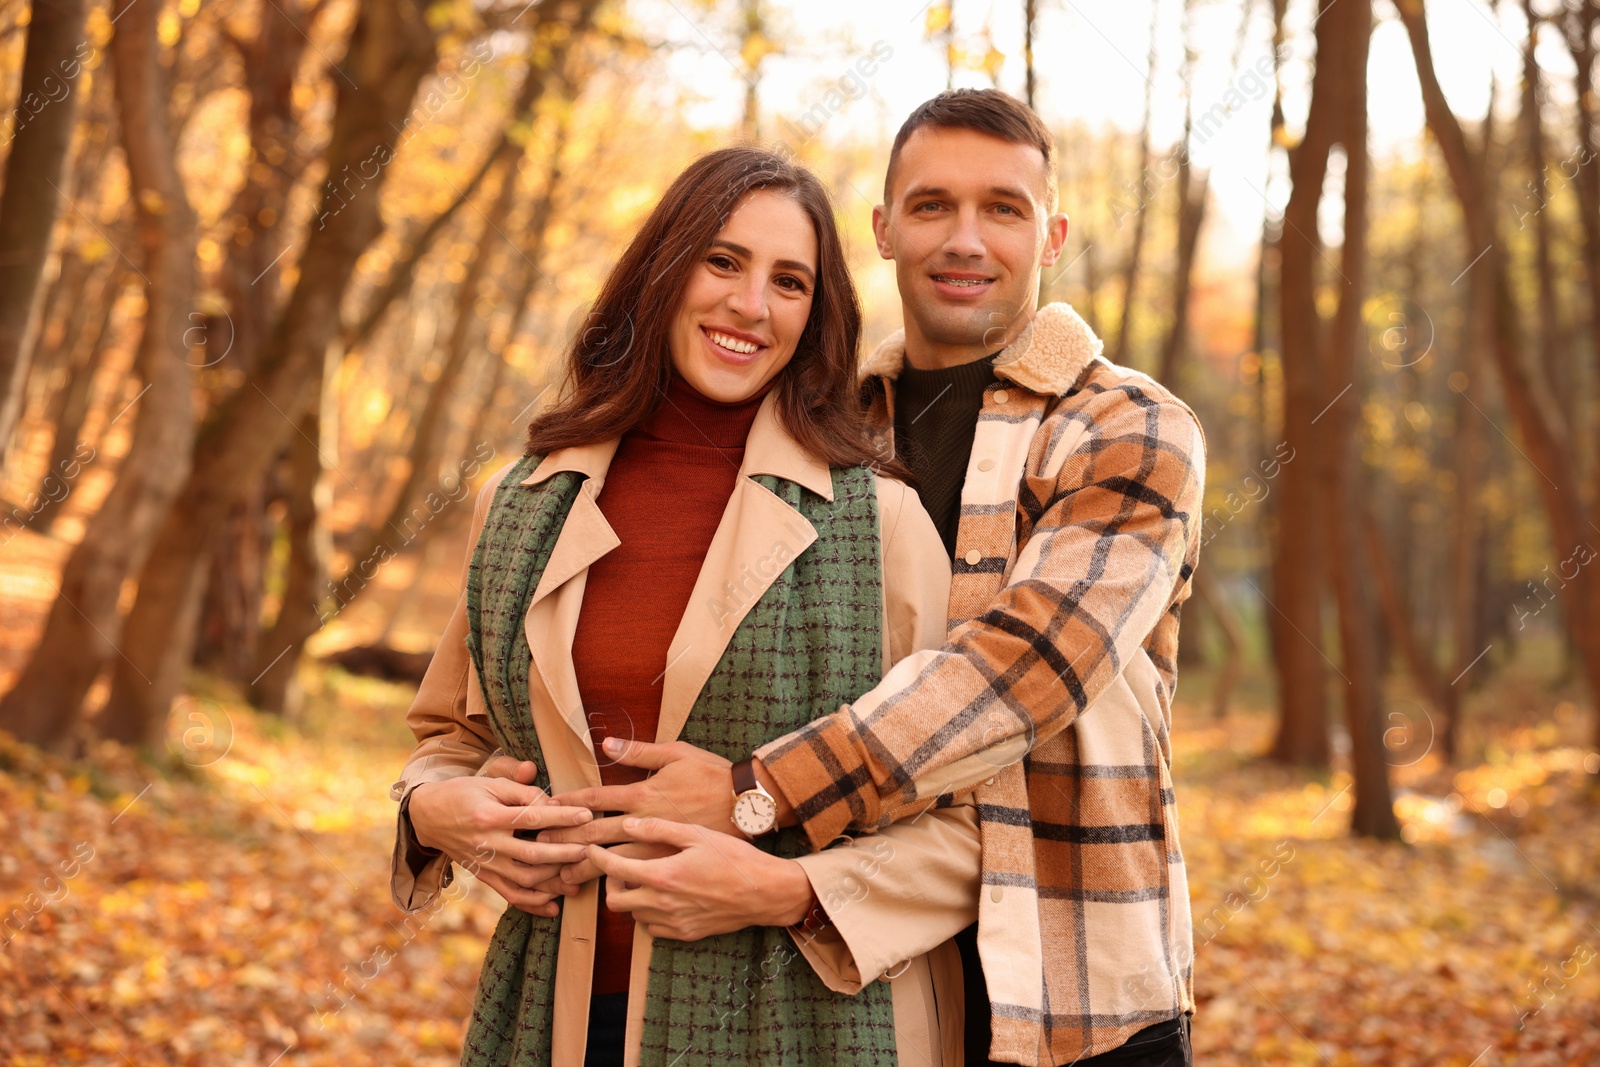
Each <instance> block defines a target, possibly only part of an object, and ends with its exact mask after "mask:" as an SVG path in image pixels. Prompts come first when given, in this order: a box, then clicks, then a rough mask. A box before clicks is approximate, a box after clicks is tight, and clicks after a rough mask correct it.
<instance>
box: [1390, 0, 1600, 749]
mask: <svg viewBox="0 0 1600 1067" xmlns="http://www.w3.org/2000/svg"><path fill="white" fill-rule="evenodd" d="M1395 8H1396V10H1397V11H1398V12H1399V14H1400V19H1401V22H1402V23H1403V24H1404V25H1405V29H1406V34H1407V36H1408V37H1409V38H1410V40H1411V53H1412V57H1413V58H1414V60H1415V62H1416V68H1417V80H1418V81H1419V82H1420V83H1421V86H1422V101H1423V107H1424V110H1425V112H1426V114H1427V121H1428V129H1429V130H1431V131H1432V133H1433V135H1434V139H1435V140H1436V141H1437V143H1438V145H1439V151H1440V153H1441V154H1442V155H1443V156H1444V160H1445V166H1446V169H1447V170H1448V171H1449V173H1450V181H1451V184H1452V185H1453V186H1454V187H1455V191H1456V197H1457V199H1458V200H1459V201H1460V202H1461V212H1462V216H1463V218H1464V220H1465V223H1466V226H1465V229H1466V234H1467V245H1468V248H1469V249H1471V250H1473V251H1469V252H1468V256H1469V257H1470V256H1474V255H1478V256H1481V261H1480V262H1478V263H1477V264H1476V265H1475V266H1473V267H1471V269H1472V270H1481V271H1484V272H1485V273H1486V274H1487V278H1486V284H1487V285H1488V286H1489V291H1490V292H1491V293H1492V301H1491V304H1490V307H1491V308H1492V315H1493V323H1494V329H1493V332H1492V334H1491V337H1490V352H1491V354H1492V355H1493V356H1494V362H1495V368H1496V370H1497V371H1498V373H1499V377H1500V383H1501V388H1502V390H1503V391H1504V394H1505V399H1506V407H1507V408H1508V410H1509V411H1510V413H1511V417H1512V420H1513V422H1514V423H1515V425H1516V428H1517V432H1518V435H1519V436H1520V437H1521V438H1522V444H1523V446H1524V447H1523V448H1522V449H1521V451H1522V452H1523V453H1524V454H1525V455H1526V456H1527V458H1528V461H1529V463H1530V465H1532V466H1533V468H1534V471H1535V473H1536V474H1537V475H1538V477H1537V478H1535V479H1534V485H1535V486H1536V487H1537V488H1538V490H1539V494H1540V500H1541V503H1542V504H1543V506H1544V512H1545V517H1546V520H1547V522H1548V523H1549V527H1550V535H1551V541H1552V547H1553V548H1554V550H1555V552H1556V554H1557V559H1558V560H1560V561H1563V562H1564V561H1567V560H1569V559H1571V558H1572V556H1571V554H1572V553H1575V552H1577V551H1578V549H1579V548H1580V547H1581V546H1585V545H1592V543H1593V541H1594V527H1592V526H1591V525H1590V524H1589V522H1588V521H1587V520H1588V516H1586V515H1585V514H1584V506H1583V502H1582V500H1583V490H1582V486H1583V482H1582V479H1581V477H1580V476H1579V468H1578V465H1577V461H1576V458H1575V456H1574V455H1573V449H1572V447H1571V446H1572V440H1573V438H1572V434H1571V432H1570V428H1569V427H1568V426H1567V425H1566V423H1565V420H1564V419H1563V418H1562V416H1561V410H1560V408H1559V407H1557V406H1556V404H1555V402H1554V399H1553V398H1552V397H1551V396H1550V395H1549V393H1548V391H1547V390H1542V389H1539V388H1538V387H1537V386H1536V385H1535V384H1534V382H1533V380H1532V379H1531V376H1530V374H1529V370H1528V367H1527V365H1526V363H1525V361H1524V358H1523V350H1524V345H1523V341H1522V337H1523V330H1522V323H1521V316H1520V314H1519V311H1518V308H1517V304H1516V299H1515V296H1514V295H1513V293H1512V291H1511V284H1510V279H1509V277H1508V274H1507V260H1506V255H1505V252H1504V250H1503V248H1504V246H1503V242H1502V241H1501V239H1500V234H1499V226H1498V221H1497V219H1496V217H1495V214H1494V211H1495V204H1494V203H1493V200H1492V199H1491V198H1490V197H1489V195H1488V193H1487V189H1486V186H1485V183H1484V178H1483V175H1482V174H1481V173H1480V172H1479V170H1478V169H1477V168H1476V167H1475V166H1474V165H1473V152H1472V150H1471V149H1470V148H1469V147H1468V144H1467V138H1466V134H1465V133H1464V131H1463V130H1462V128H1461V122H1460V120H1459V119H1457V118H1456V116H1455V114H1454V113H1453V112H1452V111H1451V110H1450V105H1449V103H1448V101H1446V99H1445V95H1444V90H1443V89H1441V88H1440V86H1439V79H1438V76H1437V75H1436V73H1435V71H1434V65H1433V51H1432V45H1431V43H1430V41H1429V39H1428V27H1427V21H1426V18H1425V15H1424V12H1423V5H1422V2H1421V0H1398V2H1397V3H1396V5H1395ZM1590 136H1591V137H1592V134H1590ZM1589 165H1590V166H1591V167H1593V166H1594V165H1595V164H1594V162H1593V161H1591V163H1590V164H1589ZM1478 249H1481V250H1482V251H1481V252H1478V251H1477V250H1478ZM1591 496H1592V497H1600V493H1591ZM1558 566H1559V565H1558ZM1563 577H1565V574H1563ZM1562 615H1563V618H1564V620H1565V622H1566V626H1567V631H1568V634H1569V636H1570V638H1571V640H1572V641H1573V643H1574V644H1575V645H1576V647H1577V648H1578V649H1579V650H1580V653H1581V656H1582V667H1583V671H1584V675H1585V679H1586V681H1587V682H1588V687H1589V693H1590V697H1591V699H1592V700H1595V701H1600V625H1596V623H1597V622H1600V568H1595V567H1588V566H1579V567H1578V568H1577V570H1576V572H1575V573H1574V575H1573V576H1572V578H1571V580H1570V581H1568V582H1567V585H1566V586H1565V587H1564V589H1563V597H1562ZM1595 731H1596V741H1597V743H1600V714H1597V715H1596V716H1595Z"/></svg>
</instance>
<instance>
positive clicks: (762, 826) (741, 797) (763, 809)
mask: <svg viewBox="0 0 1600 1067" xmlns="http://www.w3.org/2000/svg"><path fill="white" fill-rule="evenodd" d="M733 825H734V826H737V827H738V828H739V832H740V833H742V834H744V835H745V836H746V837H760V836H761V835H762V834H766V833H771V832H772V831H773V830H775V829H777V827H778V802H777V801H776V800H774V799H772V794H771V793H769V792H767V791H766V790H765V789H763V788H761V783H760V782H759V781H758V780H757V779H756V767H755V760H754V759H745V760H740V761H739V762H738V763H735V764H734V765H733Z"/></svg>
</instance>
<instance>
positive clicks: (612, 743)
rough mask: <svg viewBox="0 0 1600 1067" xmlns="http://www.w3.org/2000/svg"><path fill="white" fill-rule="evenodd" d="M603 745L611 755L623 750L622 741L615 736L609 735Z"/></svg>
mask: <svg viewBox="0 0 1600 1067" xmlns="http://www.w3.org/2000/svg"><path fill="white" fill-rule="evenodd" d="M602 747H603V748H604V749H605V750H606V752H607V753H608V754H609V755H612V756H615V755H616V754H617V753H619V752H621V751H622V742H621V741H620V740H619V739H617V738H615V737H608V738H606V739H605V741H604V742H602Z"/></svg>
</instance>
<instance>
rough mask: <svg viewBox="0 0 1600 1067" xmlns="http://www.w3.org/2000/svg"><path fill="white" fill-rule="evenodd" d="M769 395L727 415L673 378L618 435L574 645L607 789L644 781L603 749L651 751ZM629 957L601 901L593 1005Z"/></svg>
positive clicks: (618, 988) (629, 946)
mask: <svg viewBox="0 0 1600 1067" xmlns="http://www.w3.org/2000/svg"><path fill="white" fill-rule="evenodd" d="M766 392H767V390H766V389H763V390H762V391H761V393H759V394H757V395H756V396H753V397H751V398H750V399H749V400H745V401H742V402H740V403H737V404H720V403H717V402H716V401H714V400H709V399H707V398H706V397H704V396H702V395H701V394H700V393H698V392H696V391H695V389H694V388H693V387H692V386H690V385H689V384H688V383H687V382H685V381H684V380H683V379H682V378H680V377H678V376H677V375H676V374H674V375H673V377H672V380H671V382H670V383H669V384H668V386H667V395H666V399H665V400H664V401H663V402H662V404H661V406H660V407H659V408H657V409H656V411H655V412H654V413H653V414H652V415H651V416H650V417H649V418H648V419H646V420H645V421H644V422H642V423H640V424H639V425H638V426H636V427H634V429H632V430H630V431H629V432H628V433H626V434H624V435H623V437H622V441H621V442H620V443H619V444H618V446H617V453H616V455H615V457H613V458H612V460H611V467H610V469H609V470H608V471H607V473H606V479H605V485H604V487H603V488H602V489H601V491H600V496H599V499H598V502H599V505H600V510H601V512H602V513H603V514H604V515H605V517H606V521H607V522H609V523H610V524H611V528H612V530H614V531H615V532H616V535H617V538H618V539H619V540H620V541H621V542H622V543H621V544H620V545H618V546H617V547H616V548H614V549H612V550H611V551H610V552H608V553H607V554H606V555H604V556H602V557H601V558H600V559H598V560H596V561H595V562H594V563H593V564H591V565H590V567H589V578H588V582H587V584H586V585H585V587H584V592H583V607H582V609H581V611H580V612H579V615H578V628H577V631H576V632H575V633H574V635H573V639H572V664H573V667H574V669H575V670H576V672H577V676H578V692H579V693H581V694H582V697H583V710H584V713H585V714H586V715H587V717H588V720H589V734H590V736H591V738H592V739H593V741H594V746H595V758H596V759H597V760H598V761H599V764H600V781H601V782H602V783H603V784H605V785H624V784H627V783H629V782H637V781H640V780H642V779H643V778H644V777H645V775H646V772H645V771H642V770H636V769H634V768H632V767H623V766H620V765H618V764H614V763H612V762H611V761H610V759H609V758H608V757H607V756H606V755H605V754H604V753H603V752H601V751H600V743H601V742H602V741H604V740H605V739H606V738H607V737H621V738H625V739H628V740H639V741H654V740H655V739H656V723H657V722H658V720H659V719H660V717H661V694H662V690H663V688H664V686H665V675H666V670H667V648H668V646H669V645H670V644H671V643H672V638H673V635H674V634H675V633H677V630H678V623H679V621H680V620H682V618H683V613H684V609H685V608H686V607H687V606H688V604H689V594H690V593H691V592H693V591H694V583H695V579H696V578H697V577H698V576H699V574H700V565H701V563H702V562H703V561H704V559H705V556H706V550H707V549H708V548H710V546H711V538H712V535H714V534H715V533H716V532H717V525H718V523H720V522H721V521H722V512H723V510H724V509H725V508H726V507H727V504H728V498H729V497H730V496H731V495H732V494H733V487H734V482H735V480H736V479H737V477H738V473H739V465H740V464H741V463H742V462H743V461H744V444H745V438H746V437H748V436H749V434H750V426H751V424H752V423H753V422H754V421H755V417H756V411H757V410H758V409H759V408H760V406H761V399H762V397H763V396H764V395H765V394H766ZM602 891H603V890H602ZM632 954H633V919H632V917H630V916H629V915H627V914H625V913H618V912H613V911H611V910H610V909H608V908H606V907H605V905H604V903H603V901H602V904H601V907H600V916H599V925H598V928H597V930H596V944H595V966H594V985H593V990H594V992H595V993H597V994H602V993H625V992H627V990H628V973H629V968H630V965H631V960H632Z"/></svg>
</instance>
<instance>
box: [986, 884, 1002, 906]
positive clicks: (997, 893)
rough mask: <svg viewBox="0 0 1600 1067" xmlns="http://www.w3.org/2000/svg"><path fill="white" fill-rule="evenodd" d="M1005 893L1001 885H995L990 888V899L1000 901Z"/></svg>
mask: <svg viewBox="0 0 1600 1067" xmlns="http://www.w3.org/2000/svg"><path fill="white" fill-rule="evenodd" d="M1004 895H1005V891H1004V890H1003V889H1001V888H1000V887H999V886H995V887H994V888H993V889H991V890H989V899H990V900H992V901H994V902H995V903H996V904H998V903H1000V898H1001V897H1002V896H1004Z"/></svg>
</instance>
